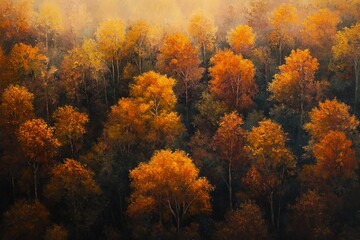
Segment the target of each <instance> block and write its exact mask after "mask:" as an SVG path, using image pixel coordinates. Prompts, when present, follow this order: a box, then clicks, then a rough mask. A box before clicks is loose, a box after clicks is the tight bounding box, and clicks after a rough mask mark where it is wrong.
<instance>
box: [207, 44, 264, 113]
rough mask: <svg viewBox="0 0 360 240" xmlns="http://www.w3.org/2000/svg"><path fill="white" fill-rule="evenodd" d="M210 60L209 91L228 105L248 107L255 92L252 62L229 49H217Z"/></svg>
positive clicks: (240, 108) (241, 108)
mask: <svg viewBox="0 0 360 240" xmlns="http://www.w3.org/2000/svg"><path fill="white" fill-rule="evenodd" d="M210 62H211V64H212V67H211V68H210V69H209V71H210V76H211V78H212V79H211V81H210V92H211V93H212V94H214V96H216V97H217V98H218V99H219V100H221V101H224V102H226V104H227V105H228V106H229V107H230V106H234V108H235V109H236V110H239V111H242V110H246V109H248V108H249V107H250V106H251V105H252V103H253V98H254V96H255V94H256V92H257V86H256V84H255V81H254V76H255V67H254V65H253V63H252V62H251V61H250V60H248V59H243V57H242V56H241V55H236V54H234V53H233V52H232V51H230V50H225V51H219V52H218V53H217V54H216V55H215V56H214V57H212V58H211V60H210Z"/></svg>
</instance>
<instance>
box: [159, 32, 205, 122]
mask: <svg viewBox="0 0 360 240" xmlns="http://www.w3.org/2000/svg"><path fill="white" fill-rule="evenodd" d="M157 60H158V62H157V67H158V69H159V70H160V72H162V73H164V74H168V75H169V76H172V77H174V78H175V79H176V80H177V83H176V86H175V93H176V94H177V96H178V97H180V96H183V95H185V96H184V97H185V105H186V118H187V120H188V117H189V101H190V93H191V90H192V89H193V88H194V86H196V84H197V83H198V81H199V80H200V79H201V77H202V73H203V71H204V69H203V68H201V67H200V60H199V58H198V50H197V49H196V48H195V47H193V46H192V45H191V41H190V39H189V38H188V37H187V36H186V35H184V34H182V33H174V34H171V35H169V36H168V37H166V38H165V39H164V43H163V45H162V47H161V48H160V53H159V55H158V57H157Z"/></svg>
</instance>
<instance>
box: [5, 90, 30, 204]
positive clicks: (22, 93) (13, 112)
mask: <svg viewBox="0 0 360 240" xmlns="http://www.w3.org/2000/svg"><path fill="white" fill-rule="evenodd" d="M33 100H34V95H33V94H32V93H30V92H28V90H27V89H26V88H25V87H20V86H18V85H10V86H9V87H7V88H6V89H5V90H4V92H3V94H2V96H1V104H0V116H1V118H0V129H1V134H2V139H1V145H2V148H3V156H2V158H1V166H2V167H1V168H2V169H3V170H4V171H5V172H6V174H9V175H10V178H11V186H12V190H13V197H14V198H15V175H16V172H17V169H18V167H19V165H20V163H21V156H20V154H19V152H20V149H19V143H18V140H17V137H16V133H17V130H18V128H19V127H20V125H21V124H23V123H24V122H26V121H28V120H30V119H32V118H33V117H34V107H33Z"/></svg>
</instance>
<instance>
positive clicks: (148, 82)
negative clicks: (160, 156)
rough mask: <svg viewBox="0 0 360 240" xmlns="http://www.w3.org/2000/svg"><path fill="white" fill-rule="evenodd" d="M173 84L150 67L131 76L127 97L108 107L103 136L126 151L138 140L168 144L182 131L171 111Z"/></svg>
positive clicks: (173, 104) (129, 150) (180, 124)
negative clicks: (133, 77)
mask: <svg viewBox="0 0 360 240" xmlns="http://www.w3.org/2000/svg"><path fill="white" fill-rule="evenodd" d="M174 84H175V81H174V79H172V78H168V77H166V76H164V75H160V74H158V73H155V72H152V71H150V72H146V73H144V74H142V75H140V76H138V77H137V78H135V83H134V84H132V85H131V87H130V97H129V98H122V99H120V100H119V101H118V104H116V105H115V106H113V107H112V108H111V111H110V113H109V115H108V120H107V122H106V124H105V126H106V127H105V131H104V134H105V136H107V137H106V138H107V139H109V140H110V142H111V143H112V144H114V146H117V147H118V148H120V151H121V152H122V153H126V154H127V155H129V154H130V152H131V150H132V148H133V147H134V146H136V145H138V144H139V142H140V143H141V142H143V143H144V141H145V142H147V143H148V145H151V144H158V145H160V146H161V147H164V146H167V145H170V144H171V143H172V142H173V141H174V140H175V139H176V137H178V136H179V135H181V134H182V133H183V131H184V128H183V125H182V123H181V119H180V117H179V115H178V114H177V113H175V112H174V108H175V104H176V97H175V94H174V91H173V90H172V87H173V86H174ZM163 141H165V142H163Z"/></svg>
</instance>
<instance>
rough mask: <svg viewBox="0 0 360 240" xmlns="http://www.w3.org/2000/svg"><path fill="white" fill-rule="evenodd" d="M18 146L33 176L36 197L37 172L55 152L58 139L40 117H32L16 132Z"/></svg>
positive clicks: (58, 145) (36, 196)
mask: <svg viewBox="0 0 360 240" xmlns="http://www.w3.org/2000/svg"><path fill="white" fill-rule="evenodd" d="M17 135H18V140H19V142H20V146H21V149H22V151H23V152H24V154H25V156H26V157H27V162H28V164H29V166H30V167H31V168H32V171H33V177H34V194H35V199H37V198H38V189H37V173H38V170H39V168H40V167H41V166H43V165H46V164H47V163H48V162H49V161H50V160H51V159H52V158H53V157H54V156H55V155H56V153H57V150H58V148H59V147H60V143H59V141H58V140H57V139H56V138H55V137H54V130H53V128H52V127H49V126H48V125H47V124H46V122H45V121H44V120H42V119H32V120H28V121H26V122H25V123H23V124H22V125H21V126H20V128H19V131H18V133H17Z"/></svg>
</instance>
